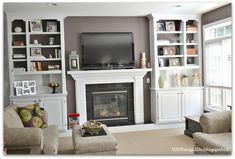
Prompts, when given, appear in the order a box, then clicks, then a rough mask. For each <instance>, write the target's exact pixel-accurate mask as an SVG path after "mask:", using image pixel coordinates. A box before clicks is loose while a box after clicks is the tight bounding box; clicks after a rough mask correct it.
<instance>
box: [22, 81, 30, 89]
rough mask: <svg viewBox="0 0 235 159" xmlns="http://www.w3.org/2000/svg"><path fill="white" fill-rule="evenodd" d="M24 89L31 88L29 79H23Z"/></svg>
mask: <svg viewBox="0 0 235 159" xmlns="http://www.w3.org/2000/svg"><path fill="white" fill-rule="evenodd" d="M22 85H23V89H28V88H29V81H22Z"/></svg>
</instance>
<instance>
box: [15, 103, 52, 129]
mask: <svg viewBox="0 0 235 159" xmlns="http://www.w3.org/2000/svg"><path fill="white" fill-rule="evenodd" d="M17 109H18V114H19V116H20V118H21V120H22V122H23V124H24V126H25V127H37V128H46V127H47V117H45V116H44V114H45V113H44V110H43V108H40V106H39V105H38V104H29V105H27V106H26V107H18V108H17Z"/></svg>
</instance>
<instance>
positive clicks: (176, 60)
mask: <svg viewBox="0 0 235 159" xmlns="http://www.w3.org/2000/svg"><path fill="white" fill-rule="evenodd" d="M169 66H180V59H179V58H171V59H169Z"/></svg>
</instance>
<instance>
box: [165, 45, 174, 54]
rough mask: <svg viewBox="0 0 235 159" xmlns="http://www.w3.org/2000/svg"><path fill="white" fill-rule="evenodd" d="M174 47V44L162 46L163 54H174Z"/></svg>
mask: <svg viewBox="0 0 235 159" xmlns="http://www.w3.org/2000/svg"><path fill="white" fill-rule="evenodd" d="M175 54H176V48H175V47H174V46H168V47H163V55H175Z"/></svg>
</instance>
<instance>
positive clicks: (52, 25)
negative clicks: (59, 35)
mask: <svg viewBox="0 0 235 159" xmlns="http://www.w3.org/2000/svg"><path fill="white" fill-rule="evenodd" d="M46 31H47V32H57V22H56V21H54V22H47V27H46Z"/></svg>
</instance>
